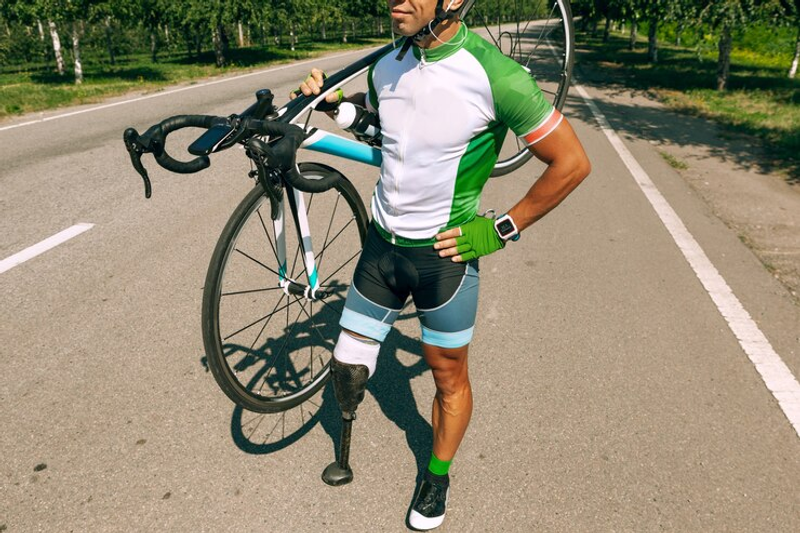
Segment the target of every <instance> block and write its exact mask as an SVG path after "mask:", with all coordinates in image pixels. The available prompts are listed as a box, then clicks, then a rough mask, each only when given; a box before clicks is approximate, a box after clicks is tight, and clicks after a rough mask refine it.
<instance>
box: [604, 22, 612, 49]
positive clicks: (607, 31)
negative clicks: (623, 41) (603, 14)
mask: <svg viewBox="0 0 800 533" xmlns="http://www.w3.org/2000/svg"><path fill="white" fill-rule="evenodd" d="M610 35H611V19H610V18H606V26H605V28H603V42H604V43H607V42H608V37H609V36H610Z"/></svg>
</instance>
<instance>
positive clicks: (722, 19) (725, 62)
mask: <svg viewBox="0 0 800 533" xmlns="http://www.w3.org/2000/svg"><path fill="white" fill-rule="evenodd" d="M697 1H699V2H700V3H701V5H705V4H707V5H705V7H702V8H701V9H700V11H699V18H700V21H702V22H705V23H707V24H708V25H709V26H710V27H711V28H712V30H713V31H714V32H716V33H717V34H718V36H719V43H718V47H717V48H718V56H717V81H716V88H717V90H718V91H724V90H725V89H727V87H728V78H729V77H730V68H731V51H732V50H733V32H734V30H735V29H736V28H737V27H740V26H742V25H744V24H746V23H748V22H752V21H754V20H756V19H757V18H758V17H759V16H760V15H762V14H763V9H762V7H763V2H759V1H758V0H717V1H715V2H708V3H706V2H705V1H704V0H697Z"/></svg>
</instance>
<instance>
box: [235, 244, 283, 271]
mask: <svg viewBox="0 0 800 533" xmlns="http://www.w3.org/2000/svg"><path fill="white" fill-rule="evenodd" d="M234 251H235V252H239V253H240V254H242V255H243V256H245V257H246V258H248V259H249V260H250V261H252V262H254V263H256V264H258V265H260V266H262V267H264V268H266V269H267V270H269V271H270V272H272V273H273V274H275V275H276V276H278V277H280V274H278V273H277V272H276V271H275V270H273V269H272V268H270V267H268V266H267V265H265V264H264V263H262V262H261V261H259V260H258V259H256V258H254V257H252V256H250V255H248V254H247V253H246V252H243V251H241V250H240V249H238V248H236V249H235V250H234Z"/></svg>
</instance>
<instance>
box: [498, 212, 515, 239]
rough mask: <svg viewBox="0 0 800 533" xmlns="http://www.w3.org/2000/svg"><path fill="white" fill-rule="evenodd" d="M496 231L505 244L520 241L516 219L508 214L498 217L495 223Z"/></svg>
mask: <svg viewBox="0 0 800 533" xmlns="http://www.w3.org/2000/svg"><path fill="white" fill-rule="evenodd" d="M494 229H495V231H497V235H498V236H499V237H500V238H501V239H502V240H503V242H507V241H518V240H519V230H518V229H517V225H516V224H514V219H513V218H511V216H510V215H509V214H508V213H506V214H505V215H503V216H500V217H497V219H496V220H495V221H494Z"/></svg>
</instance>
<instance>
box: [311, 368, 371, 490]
mask: <svg viewBox="0 0 800 533" xmlns="http://www.w3.org/2000/svg"><path fill="white" fill-rule="evenodd" d="M331 378H332V379H333V392H334V394H335V395H336V401H337V402H338V403H339V408H340V409H341V410H342V439H341V444H340V445H339V459H338V461H334V462H332V463H331V464H329V465H328V466H327V467H326V468H325V470H324V471H323V472H322V481H324V482H325V483H327V484H328V485H331V486H334V487H335V486H339V485H346V484H348V483H350V482H351V481H353V471H352V470H351V469H350V436H351V433H352V430H353V420H355V419H356V409H357V408H358V404H360V403H361V402H362V401H363V400H364V391H365V390H366V388H367V380H368V379H369V368H367V366H366V365H351V364H348V363H342V362H340V361H338V360H336V359H335V358H331Z"/></svg>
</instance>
